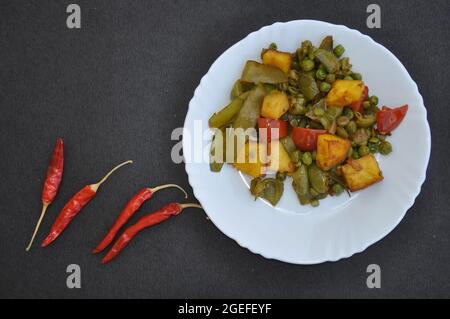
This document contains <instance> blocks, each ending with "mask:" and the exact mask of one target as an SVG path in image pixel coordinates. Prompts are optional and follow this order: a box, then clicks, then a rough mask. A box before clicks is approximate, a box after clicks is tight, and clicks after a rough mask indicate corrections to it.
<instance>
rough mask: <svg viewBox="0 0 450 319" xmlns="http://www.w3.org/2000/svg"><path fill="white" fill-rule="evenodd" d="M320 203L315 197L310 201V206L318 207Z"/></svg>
mask: <svg viewBox="0 0 450 319" xmlns="http://www.w3.org/2000/svg"><path fill="white" fill-rule="evenodd" d="M319 205H320V203H319V201H318V200H317V199H314V200H312V201H311V206H312V207H318V206H319Z"/></svg>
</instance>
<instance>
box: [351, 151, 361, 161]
mask: <svg viewBox="0 0 450 319" xmlns="http://www.w3.org/2000/svg"><path fill="white" fill-rule="evenodd" d="M352 157H353V159H355V160H356V159H358V158H359V157H360V156H359V153H358V151H357V150H355V149H353V152H352Z"/></svg>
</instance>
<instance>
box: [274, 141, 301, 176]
mask: <svg viewBox="0 0 450 319" xmlns="http://www.w3.org/2000/svg"><path fill="white" fill-rule="evenodd" d="M269 145H270V165H269V167H268V169H269V170H271V171H273V172H283V173H293V172H294V170H295V165H294V163H293V162H292V161H291V157H290V156H289V154H288V152H287V151H286V149H285V148H284V146H283V144H281V143H280V142H279V141H276V140H275V141H271V142H270V144H269ZM273 150H278V153H275V152H273Z"/></svg>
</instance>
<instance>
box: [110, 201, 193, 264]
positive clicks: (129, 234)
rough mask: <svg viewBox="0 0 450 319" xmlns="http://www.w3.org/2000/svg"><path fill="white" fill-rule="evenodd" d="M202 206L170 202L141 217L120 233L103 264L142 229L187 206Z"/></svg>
mask: <svg viewBox="0 0 450 319" xmlns="http://www.w3.org/2000/svg"><path fill="white" fill-rule="evenodd" d="M189 207H193V208H202V207H201V206H200V205H198V204H178V203H170V204H167V205H166V206H164V207H163V208H161V209H159V210H157V211H156V212H154V213H151V214H148V215H146V216H144V217H141V219H139V220H138V221H137V222H136V224H134V225H132V226H130V227H128V228H127V229H126V230H125V231H124V232H123V233H122V235H120V237H119V239H117V241H116V242H115V243H114V245H113V247H112V248H111V250H110V251H109V252H108V253H107V254H106V255H105V257H104V258H103V259H102V264H106V263H108V262H110V261H111V260H112V259H114V258H115V257H117V256H118V255H119V254H120V252H121V251H122V250H123V249H124V248H125V247H126V246H127V245H128V244H129V243H130V241H131V240H132V239H133V238H134V237H135V236H136V235H137V233H139V232H140V231H141V230H143V229H145V228H147V227H151V226H153V225H156V224H159V223H161V222H163V221H165V220H167V219H169V218H170V217H172V216H175V215H178V214H180V213H181V211H182V210H183V209H185V208H189Z"/></svg>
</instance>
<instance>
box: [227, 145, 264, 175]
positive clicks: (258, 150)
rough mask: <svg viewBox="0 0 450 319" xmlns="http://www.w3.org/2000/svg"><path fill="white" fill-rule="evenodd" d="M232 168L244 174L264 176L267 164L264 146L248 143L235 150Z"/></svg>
mask: <svg viewBox="0 0 450 319" xmlns="http://www.w3.org/2000/svg"><path fill="white" fill-rule="evenodd" d="M236 155H237V156H236V159H235V161H234V163H233V166H234V167H235V168H236V169H237V170H239V171H241V172H242V173H244V174H247V175H250V176H252V177H258V176H261V175H264V174H265V170H266V168H265V164H266V163H267V151H266V145H265V144H261V143H257V142H254V141H248V142H247V143H245V144H244V146H243V147H242V148H241V149H238V150H237V154H236Z"/></svg>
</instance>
